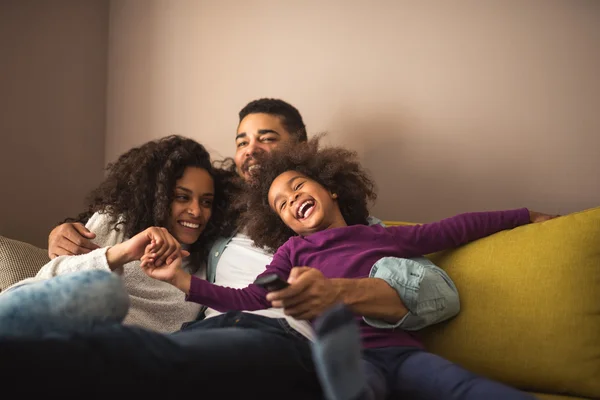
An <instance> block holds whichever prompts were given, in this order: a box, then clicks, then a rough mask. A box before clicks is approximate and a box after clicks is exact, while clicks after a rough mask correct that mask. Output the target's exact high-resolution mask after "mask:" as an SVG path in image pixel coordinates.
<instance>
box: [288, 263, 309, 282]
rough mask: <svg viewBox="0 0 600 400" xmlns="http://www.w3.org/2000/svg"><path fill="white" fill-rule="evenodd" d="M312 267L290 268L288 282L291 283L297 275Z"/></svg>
mask: <svg viewBox="0 0 600 400" xmlns="http://www.w3.org/2000/svg"><path fill="white" fill-rule="evenodd" d="M311 269H312V268H310V267H294V268H292V270H291V271H290V276H289V277H288V283H289V284H292V283H294V282H295V281H296V280H297V279H298V278H299V277H300V275H302V274H304V273H306V272H308V271H310V270H311Z"/></svg>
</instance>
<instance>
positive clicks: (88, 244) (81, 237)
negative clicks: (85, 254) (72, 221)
mask: <svg viewBox="0 0 600 400" xmlns="http://www.w3.org/2000/svg"><path fill="white" fill-rule="evenodd" d="M90 233H91V232H90V231H88V230H87V229H86V228H85V227H84V226H83V225H81V224H79V225H77V224H76V225H72V229H67V230H66V232H65V234H64V235H63V237H64V238H66V239H67V240H69V241H70V242H72V243H74V244H76V245H77V246H78V247H82V248H86V249H90V250H95V249H97V248H98V247H99V246H98V245H97V244H95V243H93V242H92V241H91V240H90V239H88V238H87V236H86V235H89V234H90ZM93 236H94V237H96V235H94V234H93Z"/></svg>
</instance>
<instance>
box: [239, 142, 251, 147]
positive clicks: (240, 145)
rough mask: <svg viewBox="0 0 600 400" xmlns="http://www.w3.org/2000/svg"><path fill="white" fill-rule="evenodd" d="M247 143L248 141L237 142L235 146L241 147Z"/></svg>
mask: <svg viewBox="0 0 600 400" xmlns="http://www.w3.org/2000/svg"><path fill="white" fill-rule="evenodd" d="M246 144H248V142H238V144H237V147H242V146H245V145H246Z"/></svg>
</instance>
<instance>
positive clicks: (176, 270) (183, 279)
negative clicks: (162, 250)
mask: <svg viewBox="0 0 600 400" xmlns="http://www.w3.org/2000/svg"><path fill="white" fill-rule="evenodd" d="M154 248H155V244H154V243H151V244H149V245H148V246H146V252H145V253H144V255H143V256H142V258H141V262H142V263H141V265H140V266H141V267H142V269H143V270H144V272H145V273H146V275H148V276H149V277H151V278H154V279H158V280H160V281H163V282H167V283H170V284H171V285H173V286H175V287H177V288H179V289H181V290H182V291H184V292H185V293H188V292H189V288H190V281H191V279H192V277H191V275H190V274H189V273H187V272H185V271H184V270H183V269H182V268H181V261H182V259H183V257H187V256H189V255H190V253H189V252H188V251H186V250H181V251H180V252H179V253H178V254H177V256H176V257H175V258H174V259H172V258H171V257H169V258H168V259H167V262H166V263H165V264H162V265H161V266H158V265H156V262H155V261H156V253H155V252H154Z"/></svg>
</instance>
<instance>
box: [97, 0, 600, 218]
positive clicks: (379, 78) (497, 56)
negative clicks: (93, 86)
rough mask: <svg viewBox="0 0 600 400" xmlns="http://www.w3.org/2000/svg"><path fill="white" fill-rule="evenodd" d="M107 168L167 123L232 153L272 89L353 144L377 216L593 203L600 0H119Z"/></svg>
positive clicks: (310, 121)
mask: <svg viewBox="0 0 600 400" xmlns="http://www.w3.org/2000/svg"><path fill="white" fill-rule="evenodd" d="M110 16H111V28H110V40H109V43H110V46H109V86H108V120H107V123H108V125H107V138H106V157H107V161H111V160H113V159H114V158H115V157H116V156H117V154H119V153H120V152H122V151H124V150H126V149H127V148H129V147H131V146H133V145H136V144H139V143H141V142H143V141H146V140H148V139H151V138H156V137H159V136H163V135H165V134H169V133H178V134H183V135H187V136H191V137H194V138H196V139H198V140H199V141H201V142H203V143H205V144H207V145H208V146H209V147H210V148H211V150H212V151H213V154H214V155H215V156H229V155H232V154H233V150H234V146H233V142H234V132H235V128H236V123H237V120H236V116H237V111H238V110H239V109H240V108H241V107H242V106H243V105H245V104H246V103H247V102H248V101H250V100H252V99H255V98H258V97H262V96H273V97H279V98H283V99H285V100H287V101H289V102H291V103H292V104H294V105H296V106H297V107H298V108H299V110H300V111H301V113H302V114H303V116H304V118H305V122H306V123H307V125H308V128H309V132H319V131H324V130H325V131H329V132H330V137H329V141H330V142H332V143H335V144H344V145H347V146H350V147H352V148H355V149H356V150H358V151H359V152H360V154H361V156H362V157H363V160H364V162H365V164H366V166H367V167H368V168H369V169H370V170H371V171H372V172H373V174H374V175H375V178H376V181H377V183H378V186H379V192H380V198H379V200H378V202H377V204H376V206H375V207H374V213H375V214H376V215H378V216H381V217H383V218H387V219H405V220H406V219H409V220H418V221H429V220H432V219H437V218H442V217H445V216H449V215H451V214H454V213H458V212H463V211H470V210H483V209H497V208H509V207H519V206H529V207H531V208H534V209H538V210H540V211H546V212H552V213H555V212H559V213H567V212H571V211H576V210H580V209H584V208H586V207H591V206H597V205H600V184H599V179H598V171H600V157H599V152H600V80H599V76H600V74H599V71H600V51H599V49H600V2H597V1H593V0H589V1H585V0H579V1H578V0H573V1H526V0H525V1H502V2H481V1H459V2H447V1H434V2H414V1H396V0H389V1H383V0H380V1H366V0H365V1H348V0H327V1H321V0H304V1H279V0H255V1H246V0H244V1H242V0H239V1H233V0H228V1H227V0H225V1H218V2H217V1H208V0H207V1H194V0H189V1H186V0H178V1H167V0H164V1H158V0H154V1H150V0H137V1H136V0H113V1H112V2H111V12H110Z"/></svg>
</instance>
